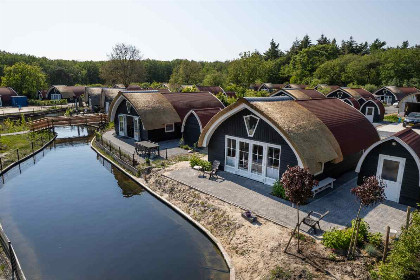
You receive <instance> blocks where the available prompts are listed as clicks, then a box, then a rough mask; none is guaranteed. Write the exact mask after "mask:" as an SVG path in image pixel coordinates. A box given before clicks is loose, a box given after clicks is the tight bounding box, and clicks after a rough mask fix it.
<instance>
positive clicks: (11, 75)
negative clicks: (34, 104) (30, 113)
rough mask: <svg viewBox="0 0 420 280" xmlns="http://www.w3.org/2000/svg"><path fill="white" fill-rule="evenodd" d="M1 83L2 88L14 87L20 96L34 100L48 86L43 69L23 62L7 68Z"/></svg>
mask: <svg viewBox="0 0 420 280" xmlns="http://www.w3.org/2000/svg"><path fill="white" fill-rule="evenodd" d="M1 81H2V82H1V84H2V86H5V87H12V88H13V89H14V90H16V91H17V93H18V94H20V95H25V96H27V97H28V98H34V97H35V96H36V93H37V91H38V90H40V89H44V88H45V87H46V86H47V84H46V75H45V73H44V72H42V70H41V67H39V66H37V65H29V64H26V63H23V62H18V63H16V64H15V65H13V66H7V67H5V69H4V76H3V77H2V78H1Z"/></svg>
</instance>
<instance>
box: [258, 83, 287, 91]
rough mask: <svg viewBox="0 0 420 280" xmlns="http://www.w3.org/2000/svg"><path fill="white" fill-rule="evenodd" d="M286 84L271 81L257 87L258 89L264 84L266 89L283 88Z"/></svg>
mask: <svg viewBox="0 0 420 280" xmlns="http://www.w3.org/2000/svg"><path fill="white" fill-rule="evenodd" d="M285 85H286V84H272V83H264V84H262V85H260V87H259V88H258V90H259V89H260V88H261V87H262V86H266V87H267V88H268V89H277V90H279V89H282V88H284V86H285Z"/></svg>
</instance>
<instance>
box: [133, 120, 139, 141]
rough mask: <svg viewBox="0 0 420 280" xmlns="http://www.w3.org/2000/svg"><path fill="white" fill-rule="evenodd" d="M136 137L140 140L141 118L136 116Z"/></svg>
mask: <svg viewBox="0 0 420 280" xmlns="http://www.w3.org/2000/svg"><path fill="white" fill-rule="evenodd" d="M134 139H136V140H137V141H140V118H139V117H134Z"/></svg>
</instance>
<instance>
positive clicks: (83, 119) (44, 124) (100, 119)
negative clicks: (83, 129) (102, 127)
mask: <svg viewBox="0 0 420 280" xmlns="http://www.w3.org/2000/svg"><path fill="white" fill-rule="evenodd" d="M106 122H107V116H106V115H104V114H98V115H90V116H71V117H64V116H60V117H47V118H42V119H39V120H36V121H33V122H31V123H30V129H31V130H32V131H36V130H42V129H47V128H52V127H54V126H63V125H92V124H103V123H106Z"/></svg>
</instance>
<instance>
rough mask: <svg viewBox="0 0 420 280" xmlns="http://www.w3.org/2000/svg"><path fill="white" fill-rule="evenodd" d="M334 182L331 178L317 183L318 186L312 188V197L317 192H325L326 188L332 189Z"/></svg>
mask: <svg viewBox="0 0 420 280" xmlns="http://www.w3.org/2000/svg"><path fill="white" fill-rule="evenodd" d="M334 181H335V179H334V178H331V177H328V178H325V179H324V180H321V181H319V182H318V185H316V186H314V187H313V188H312V193H313V196H315V195H316V194H317V193H319V192H322V191H323V190H326V189H328V188H333V187H334Z"/></svg>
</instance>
